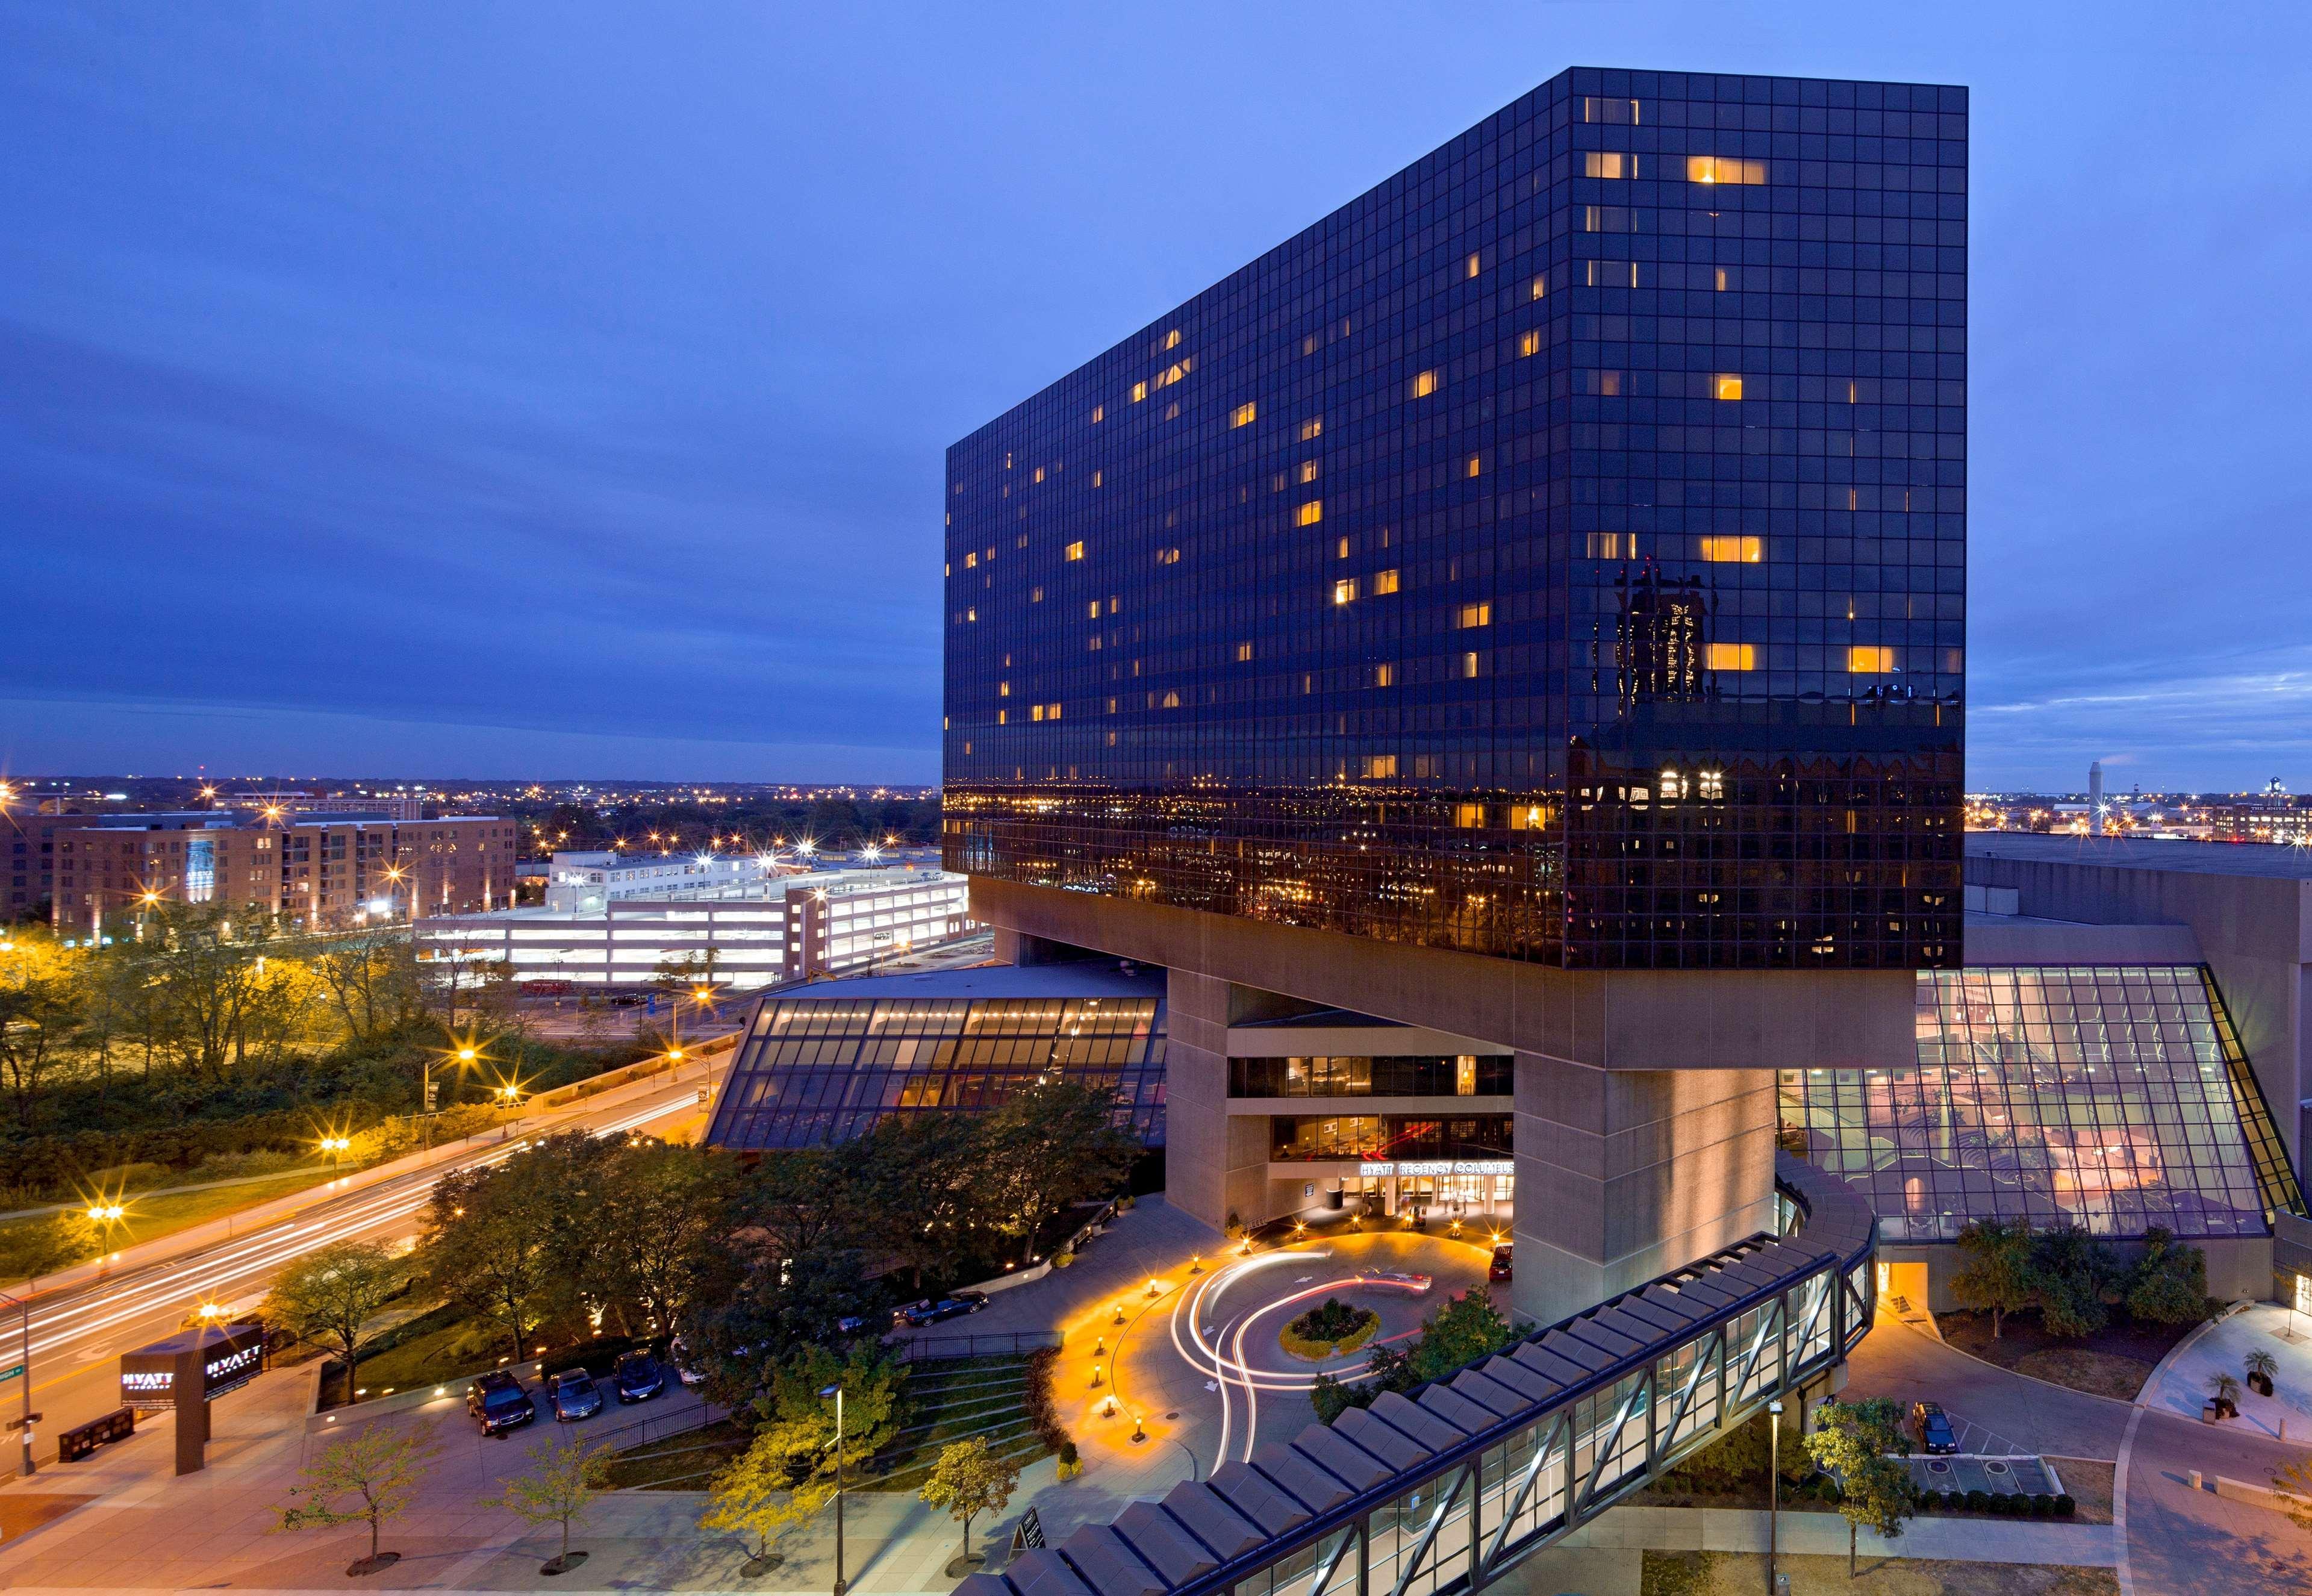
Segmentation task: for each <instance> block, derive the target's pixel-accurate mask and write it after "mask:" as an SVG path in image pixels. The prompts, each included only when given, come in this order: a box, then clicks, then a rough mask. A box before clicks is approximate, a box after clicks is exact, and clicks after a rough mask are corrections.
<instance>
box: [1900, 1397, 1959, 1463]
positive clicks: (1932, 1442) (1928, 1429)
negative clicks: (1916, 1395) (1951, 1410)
mask: <svg viewBox="0 0 2312 1596" xmlns="http://www.w3.org/2000/svg"><path fill="white" fill-rule="evenodd" d="M1911 1428H1912V1430H1913V1431H1914V1433H1915V1434H1917V1436H1918V1438H1919V1450H1920V1451H1923V1452H1932V1453H1942V1454H1946V1455H1948V1454H1949V1453H1951V1452H1955V1451H1957V1450H1958V1432H1957V1430H1955V1429H1953V1428H1952V1427H1951V1422H1950V1416H1949V1414H1946V1413H1945V1412H1944V1411H1943V1407H1942V1404H1941V1403H1940V1402H1914V1403H1912V1404H1911Z"/></svg>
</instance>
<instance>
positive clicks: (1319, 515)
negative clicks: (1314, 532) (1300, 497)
mask: <svg viewBox="0 0 2312 1596" xmlns="http://www.w3.org/2000/svg"><path fill="white" fill-rule="evenodd" d="M1324 519H1325V501H1324V500H1322V499H1310V500H1309V502H1308V503H1307V504H1303V505H1301V506H1300V524H1301V525H1302V526H1315V525H1316V524H1317V523H1318V522H1320V521H1322V520H1324Z"/></svg>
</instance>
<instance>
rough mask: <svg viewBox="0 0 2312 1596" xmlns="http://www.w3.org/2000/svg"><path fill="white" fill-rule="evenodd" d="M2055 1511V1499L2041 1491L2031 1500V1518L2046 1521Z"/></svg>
mask: <svg viewBox="0 0 2312 1596" xmlns="http://www.w3.org/2000/svg"><path fill="white" fill-rule="evenodd" d="M2054 1511H2055V1499H2054V1497H2053V1496H2050V1495H2047V1493H2046V1492H2045V1491H2041V1492H2039V1493H2038V1494H2037V1495H2035V1496H2033V1497H2032V1498H2031V1516H2032V1517H2033V1518H2035V1519H2044V1518H2045V1517H2047V1516H2048V1515H2049V1514H2051V1513H2054Z"/></svg>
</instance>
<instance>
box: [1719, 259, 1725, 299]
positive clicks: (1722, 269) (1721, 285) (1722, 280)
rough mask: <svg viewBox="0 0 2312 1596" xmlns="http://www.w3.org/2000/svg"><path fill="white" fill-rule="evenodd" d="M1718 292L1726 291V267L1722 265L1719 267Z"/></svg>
mask: <svg viewBox="0 0 2312 1596" xmlns="http://www.w3.org/2000/svg"><path fill="white" fill-rule="evenodd" d="M1718 292H1719V293H1721V294H1723V293H1725V292H1726V268H1725V267H1722V266H1721V267H1719V268H1718Z"/></svg>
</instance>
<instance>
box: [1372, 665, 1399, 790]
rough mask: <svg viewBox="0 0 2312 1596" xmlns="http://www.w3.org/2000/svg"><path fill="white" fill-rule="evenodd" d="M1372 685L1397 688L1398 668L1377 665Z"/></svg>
mask: <svg viewBox="0 0 2312 1596" xmlns="http://www.w3.org/2000/svg"><path fill="white" fill-rule="evenodd" d="M1372 683H1373V686H1375V687H1377V688H1393V687H1395V686H1396V685H1397V667H1396V666H1395V665H1375V666H1374V667H1373V672H1372ZM1392 774H1394V773H1392Z"/></svg>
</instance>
